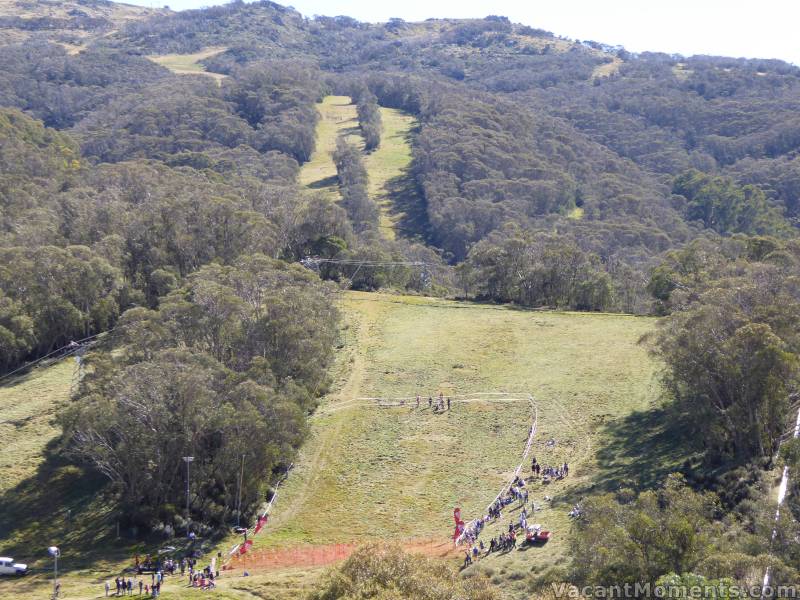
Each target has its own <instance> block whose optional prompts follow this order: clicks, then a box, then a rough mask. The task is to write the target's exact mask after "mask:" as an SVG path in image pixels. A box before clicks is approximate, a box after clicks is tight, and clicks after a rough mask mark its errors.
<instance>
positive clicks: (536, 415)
mask: <svg viewBox="0 0 800 600" xmlns="http://www.w3.org/2000/svg"><path fill="white" fill-rule="evenodd" d="M528 401H529V402H530V404H531V412H532V414H533V421H532V422H531V431H530V433H529V434H528V442H527V443H526V444H525V450H524V451H523V452H522V459H521V460H520V463H519V465H518V466H517V468H516V469H514V475H513V476H512V477H511V478H510V479H509V480H508V482H506V483H505V484H504V485H503V487H502V488H501V489H500V492H499V493H498V494H497V496H495V497H494V500H492V501H491V502H490V503H489V505H488V506H487V507H486V512H489V509H490V508H491V507H492V506H493V505H494V503H495V502H497V501H498V500H499V499H500V498H501V497H502V496H503V495H504V494H505V493H507V492H508V490H509V489H510V488H511V486H512V485H513V484H514V481H515V480H516V479H517V477H519V474H520V472H522V467H523V465H524V464H525V462H526V461H527V460H528V455H529V454H530V451H531V448H532V447H533V438H534V436H535V435H536V426H537V425H538V422H539V409H538V408H537V406H536V404H535V403H534V401H533V396H528ZM479 518H480V519H482V518H483V516H481V517H479ZM479 518H475V519H472V520H471V521H470V522H469V523H467V524H466V525H465V526H464V531H463V532H462V533H461V535H459V536H458V538H457V539H456V545H460V544H461V543H462V542H463V541H464V537H465V536H466V534H467V532H468V531H470V528H471V527H473V526H474V525H475V524H476V523H477V522H478V519H479Z"/></svg>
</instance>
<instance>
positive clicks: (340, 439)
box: [256, 292, 682, 596]
mask: <svg viewBox="0 0 800 600" xmlns="http://www.w3.org/2000/svg"><path fill="white" fill-rule="evenodd" d="M343 307H344V310H345V313H346V315H347V322H348V323H349V325H350V326H349V328H348V330H347V333H346V337H345V346H344V350H343V351H342V353H341V354H340V363H339V365H338V369H339V381H338V389H337V391H336V392H334V393H333V394H331V395H330V396H329V397H328V398H326V399H325V401H324V402H323V404H322V406H321V408H320V410H319V411H318V413H317V415H316V416H315V417H314V418H313V424H312V437H311V439H310V441H309V442H308V443H307V444H306V445H305V447H304V448H303V451H302V455H301V457H300V459H299V460H298V462H297V466H296V468H295V470H294V472H293V473H292V475H291V476H290V477H289V480H288V481H287V483H286V485H285V488H284V489H283V491H282V492H281V497H280V500H279V503H278V504H277V505H276V508H275V512H274V520H273V521H272V522H271V524H270V527H269V529H268V531H267V532H266V533H265V534H262V536H260V538H259V539H258V542H257V546H256V548H259V547H262V548H270V547H293V546H297V545H303V544H322V543H332V542H349V541H354V540H355V541H363V540H367V539H395V540H410V539H426V538H429V537H437V538H441V539H447V536H449V535H450V534H451V532H452V509H453V507H454V506H461V507H462V509H463V511H464V515H465V516H466V517H467V518H471V517H474V516H477V515H479V514H480V513H481V511H482V510H483V509H484V508H485V506H486V504H487V503H488V502H489V501H491V500H492V498H493V497H494V495H495V493H496V492H497V491H498V489H499V488H500V486H501V485H502V483H503V482H504V481H505V480H506V478H507V477H508V476H509V474H510V473H511V471H512V470H513V468H514V467H515V466H516V465H517V464H518V462H519V457H520V454H521V452H522V449H523V445H524V441H525V438H526V435H527V432H528V425H529V418H530V417H529V415H530V411H529V409H528V406H527V404H526V403H524V402H507V403H503V402H490V401H477V402H469V403H462V402H459V401H456V402H455V403H454V405H453V410H452V411H450V412H449V413H445V414H441V415H434V414H432V413H431V411H429V410H428V408H427V402H425V401H423V407H422V409H421V410H417V409H416V408H415V406H414V403H413V402H410V403H408V404H407V405H406V406H402V407H390V408H379V407H377V406H375V405H374V403H373V402H371V401H364V400H358V399H359V398H363V397H385V398H388V397H395V396H413V395H414V394H416V393H420V394H423V397H424V399H427V396H428V395H433V394H436V393H438V392H439V391H440V390H441V391H443V392H444V394H445V395H453V396H456V395H459V394H467V393H473V392H490V391H506V392H509V396H513V397H523V398H524V396H525V395H526V394H527V393H531V394H533V395H534V397H535V399H536V403H537V406H538V409H539V433H538V436H537V441H536V445H535V448H534V454H535V455H536V456H537V458H538V459H539V461H540V462H541V463H544V464H559V463H563V462H565V461H567V462H569V463H570V465H571V476H570V477H569V478H568V479H567V480H566V481H563V482H558V483H555V484H551V485H550V486H549V487H548V488H546V489H545V488H543V487H542V486H541V484H534V485H533V487H532V494H531V495H532V499H533V500H534V502H535V503H536V504H537V506H539V507H540V509H541V510H540V512H538V513H537V514H536V521H538V522H541V523H543V524H544V525H545V526H546V527H548V528H549V529H551V530H552V531H553V532H554V534H555V537H554V539H553V540H552V542H550V544H548V545H547V546H546V547H545V548H542V549H533V550H530V551H527V552H517V553H511V554H510V555H506V556H492V557H491V558H489V559H488V560H486V561H485V562H484V563H482V564H481V565H479V567H478V568H479V569H488V570H489V572H490V573H494V575H495V578H499V580H500V581H502V582H503V583H504V587H505V588H506V589H507V590H508V591H509V592H510V593H511V595H512V596H513V595H515V594H524V593H525V586H526V581H527V579H526V578H527V577H528V576H529V574H530V572H531V571H534V572H539V571H542V570H544V569H546V568H548V567H550V566H553V565H558V564H561V563H563V560H564V558H565V551H566V547H567V543H568V540H569V537H570V522H569V521H570V520H569V517H568V515H567V512H568V511H569V509H570V507H571V506H572V504H573V503H574V502H576V501H578V500H580V498H581V497H583V496H584V495H585V494H586V493H588V492H589V491H597V490H602V489H610V488H614V487H617V486H618V485H620V484H621V483H626V484H632V485H635V484H636V482H638V481H642V482H644V481H649V480H650V479H651V478H658V477H660V476H661V475H662V474H664V473H666V472H668V471H670V470H671V469H672V468H674V467H676V466H677V465H678V464H679V463H680V460H681V459H682V456H681V454H680V452H675V453H674V454H672V453H670V452H669V451H668V450H664V448H665V444H663V443H662V441H663V440H661V438H660V437H659V436H662V435H663V432H662V431H661V429H660V428H659V425H658V422H657V416H655V415H653V414H652V411H651V410H650V407H651V406H652V404H653V403H654V402H655V401H656V399H657V396H658V393H659V388H658V386H657V384H656V381H655V371H656V365H654V363H653V362H652V361H651V359H650V358H649V357H648V355H647V352H646V349H645V348H644V347H643V346H642V345H640V344H639V343H638V342H639V339H640V337H641V336H642V335H643V334H645V333H647V332H648V331H650V329H651V328H652V325H653V320H652V319H648V318H641V317H632V316H625V315H607V314H579V313H552V312H535V311H525V310H516V309H513V308H509V307H497V306H485V305H476V304H468V303H459V302H452V301H442V300H434V299H425V298H416V297H401V296H391V295H382V294H367V293H358V292H350V293H347V294H346V295H345V299H344V302H343ZM637 419H638V421H637ZM629 425H630V427H631V429H630V430H629ZM549 439H553V440H555V442H556V443H555V446H554V447H552V448H549V447H546V446H545V442H546V441H547V440H549ZM656 450H658V452H655V451H656ZM651 451H654V454H653V460H650V459H649V458H648V457H647V453H648V452H651ZM545 496H549V497H550V498H552V500H550V501H547V500H545ZM515 515H516V512H512V513H510V515H509V516H513V517H515ZM507 522H508V521H507V520H506V519H504V520H503V522H502V526H505V525H506V524H507ZM495 530H496V531H499V527H498V528H495ZM490 531H492V530H490ZM490 536H491V533H490ZM486 539H487V541H488V537H487V538H486ZM514 574H516V575H514ZM507 576H510V579H514V580H515V581H510V580H507Z"/></svg>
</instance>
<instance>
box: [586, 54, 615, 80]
mask: <svg viewBox="0 0 800 600" xmlns="http://www.w3.org/2000/svg"><path fill="white" fill-rule="evenodd" d="M621 64H622V59H621V58H619V57H617V56H615V57H613V58H612V59H611V62H607V63H604V64H602V65H597V66H596V67H595V68H594V71H592V79H597V78H598V77H608V76H610V75H613V74H614V73H616V72H617V71H619V67H620V65H621Z"/></svg>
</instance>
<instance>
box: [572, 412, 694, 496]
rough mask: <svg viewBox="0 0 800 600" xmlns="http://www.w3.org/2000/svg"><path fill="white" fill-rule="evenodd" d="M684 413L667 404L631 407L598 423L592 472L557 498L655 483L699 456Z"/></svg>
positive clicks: (679, 470) (642, 488)
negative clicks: (588, 478)
mask: <svg viewBox="0 0 800 600" xmlns="http://www.w3.org/2000/svg"><path fill="white" fill-rule="evenodd" d="M690 431H692V427H691V423H690V419H689V417H688V415H686V414H685V413H681V412H680V411H678V410H677V409H676V408H674V407H672V406H671V405H665V406H659V407H653V408H650V409H648V410H644V411H637V412H634V413H631V414H629V415H627V416H625V417H622V418H619V419H614V420H613V421H610V422H607V423H603V424H602V425H600V427H599V430H598V434H597V437H598V438H599V439H600V440H604V441H605V443H604V444H603V445H602V446H601V447H600V448H599V449H598V450H597V452H596V453H595V459H596V461H597V475H596V476H595V477H594V478H593V479H592V481H591V483H589V484H587V485H584V486H577V487H574V488H572V489H571V490H569V492H568V493H567V494H565V495H564V496H563V497H562V498H560V500H562V503H563V504H565V505H567V504H568V505H570V506H571V505H572V504H574V503H576V502H579V501H580V500H581V498H583V497H584V496H586V495H587V494H595V493H603V492H614V491H617V490H619V489H621V488H632V489H634V490H645V489H653V488H657V487H658V486H660V485H661V484H662V483H663V482H664V480H665V479H666V477H667V476H668V475H669V474H671V473H676V472H683V471H684V470H685V466H686V463H687V461H690V462H691V461H693V460H694V459H696V458H697V457H698V456H699V448H698V447H697V444H696V443H695V442H694V441H693V440H692V437H691V436H690V434H689V432H690Z"/></svg>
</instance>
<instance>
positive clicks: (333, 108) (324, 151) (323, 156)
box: [299, 96, 364, 199]
mask: <svg viewBox="0 0 800 600" xmlns="http://www.w3.org/2000/svg"><path fill="white" fill-rule="evenodd" d="M318 111H319V122H318V123H317V145H316V147H315V148H314V153H313V154H312V155H311V159H310V160H309V161H308V162H306V163H305V164H304V165H303V167H302V168H301V169H300V176H299V181H300V184H301V185H304V186H306V187H307V188H309V189H312V190H316V191H319V192H321V193H323V194H325V195H327V196H329V197H331V198H333V199H338V198H339V190H338V187H337V186H338V183H337V180H336V165H334V164H333V158H332V156H331V154H332V153H333V151H334V150H335V149H336V139H337V138H338V137H339V136H340V135H344V136H346V138H347V141H348V142H350V143H351V144H357V145H358V146H359V147H361V148H363V145H364V140H363V139H362V138H361V134H360V133H359V130H358V116H357V115H356V105H355V104H352V103H351V100H350V98H349V97H348V96H326V97H325V98H324V99H323V100H322V102H320V103H319V105H318Z"/></svg>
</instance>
